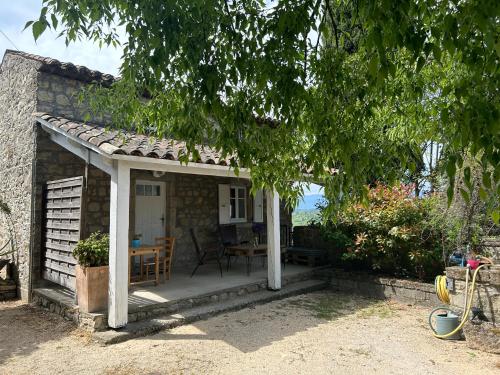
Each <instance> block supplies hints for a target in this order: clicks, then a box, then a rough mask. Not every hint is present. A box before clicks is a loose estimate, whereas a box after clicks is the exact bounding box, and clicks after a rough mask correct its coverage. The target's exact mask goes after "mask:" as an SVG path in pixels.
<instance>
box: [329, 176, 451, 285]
mask: <svg viewBox="0 0 500 375" xmlns="http://www.w3.org/2000/svg"><path fill="white" fill-rule="evenodd" d="M412 193H413V187H412V186H411V185H397V186H394V187H387V186H384V185H380V184H379V185H377V186H375V187H374V188H372V189H370V191H369V193H368V203H367V204H352V205H350V206H349V207H347V208H346V209H345V210H344V211H342V212H341V213H340V214H339V216H338V218H337V220H336V221H334V222H328V223H327V224H325V225H323V226H322V230H323V233H324V236H326V238H327V239H328V240H329V242H331V243H337V253H338V254H340V260H341V262H342V263H343V264H344V266H347V267H349V268H357V269H368V270H374V271H377V272H382V273H387V274H393V275H396V276H399V277H417V278H419V279H432V278H433V277H434V276H436V275H437V274H439V273H441V272H442V270H443V269H444V266H445V261H446V259H447V254H448V252H449V250H451V249H452V247H453V244H452V242H451V241H450V239H449V238H448V237H447V227H446V225H448V223H447V222H446V221H443V220H442V215H441V212H442V211H441V210H440V201H439V196H438V195H433V196H429V197H426V198H422V199H419V198H415V197H413V195H412ZM437 218H439V219H437Z"/></svg>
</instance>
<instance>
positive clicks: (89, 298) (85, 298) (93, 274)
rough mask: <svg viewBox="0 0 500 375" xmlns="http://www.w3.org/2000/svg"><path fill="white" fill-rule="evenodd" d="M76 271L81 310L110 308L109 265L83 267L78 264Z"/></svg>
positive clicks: (90, 310)
mask: <svg viewBox="0 0 500 375" xmlns="http://www.w3.org/2000/svg"><path fill="white" fill-rule="evenodd" d="M75 273H76V294H77V296H78V307H79V308H80V311H83V312H97V311H103V310H106V309H107V308H108V280H109V266H102V267H81V266H80V265H76V267H75Z"/></svg>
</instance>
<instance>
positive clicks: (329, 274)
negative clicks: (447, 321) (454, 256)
mask: <svg viewBox="0 0 500 375" xmlns="http://www.w3.org/2000/svg"><path fill="white" fill-rule="evenodd" d="M321 273H322V276H323V277H324V278H326V279H328V280H330V285H331V288H332V289H333V290H336V291H340V292H348V293H356V294H360V295H364V296H367V297H373V298H383V299H388V298H391V299H395V300H397V301H400V302H403V303H410V304H417V305H425V306H438V305H440V304H441V302H440V301H439V299H438V298H437V296H436V292H435V290H434V284H428V283H423V282H418V281H412V280H404V279H397V278H393V277H383V276H376V275H371V274H368V273H363V272H347V271H344V270H340V269H329V270H324V271H322V272H321Z"/></svg>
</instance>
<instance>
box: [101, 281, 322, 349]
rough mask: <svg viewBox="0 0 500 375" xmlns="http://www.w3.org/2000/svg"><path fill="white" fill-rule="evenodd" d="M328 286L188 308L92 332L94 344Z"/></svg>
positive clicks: (308, 284) (308, 285)
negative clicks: (114, 328)
mask: <svg viewBox="0 0 500 375" xmlns="http://www.w3.org/2000/svg"><path fill="white" fill-rule="evenodd" d="M327 285H328V283H327V282H325V281H323V280H305V281H300V282H295V283H293V284H289V285H286V286H285V287H283V288H282V289H280V290H278V291H270V290H263V291H259V292H255V293H251V294H247V295H245V296H241V297H237V298H234V299H230V300H227V301H224V302H218V303H211V304H206V305H203V306H198V307H193V308H189V309H186V310H183V311H179V312H177V313H175V314H172V315H164V316H159V317H156V318H152V319H148V320H142V321H139V322H134V323H129V324H128V325H127V326H126V327H124V328H120V329H116V330H111V329H110V330H107V331H101V332H94V333H93V334H92V337H93V340H94V341H96V342H97V343H99V344H101V345H110V344H116V343H119V342H123V341H127V340H130V339H133V338H137V337H142V336H147V335H151V334H155V333H157V332H160V331H163V330H167V329H171V328H175V327H178V326H181V325H184V324H189V323H192V322H195V321H198V320H203V319H207V318H210V317H212V316H215V315H218V314H222V313H226V312H229V311H236V310H240V309H242V308H245V307H248V306H253V305H257V304H263V303H267V302H271V301H274V300H279V299H283V298H287V297H291V296H295V295H299V294H304V293H308V292H313V291H316V290H321V289H324V288H326V287H327Z"/></svg>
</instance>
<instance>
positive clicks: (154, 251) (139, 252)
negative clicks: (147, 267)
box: [128, 245, 162, 285]
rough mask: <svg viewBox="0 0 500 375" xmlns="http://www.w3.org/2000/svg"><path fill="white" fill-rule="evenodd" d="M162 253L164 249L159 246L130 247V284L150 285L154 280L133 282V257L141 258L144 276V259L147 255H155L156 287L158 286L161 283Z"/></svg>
mask: <svg viewBox="0 0 500 375" xmlns="http://www.w3.org/2000/svg"><path fill="white" fill-rule="evenodd" d="M161 251H162V247H161V246H158V245H141V246H139V247H129V248H128V284H129V285H131V284H143V283H149V282H150V281H152V280H141V281H135V282H132V280H131V276H132V261H131V260H132V257H135V256H139V257H141V275H142V267H143V257H144V256H145V255H153V256H154V258H155V279H154V283H155V285H158V283H159V282H160V252H161Z"/></svg>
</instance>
